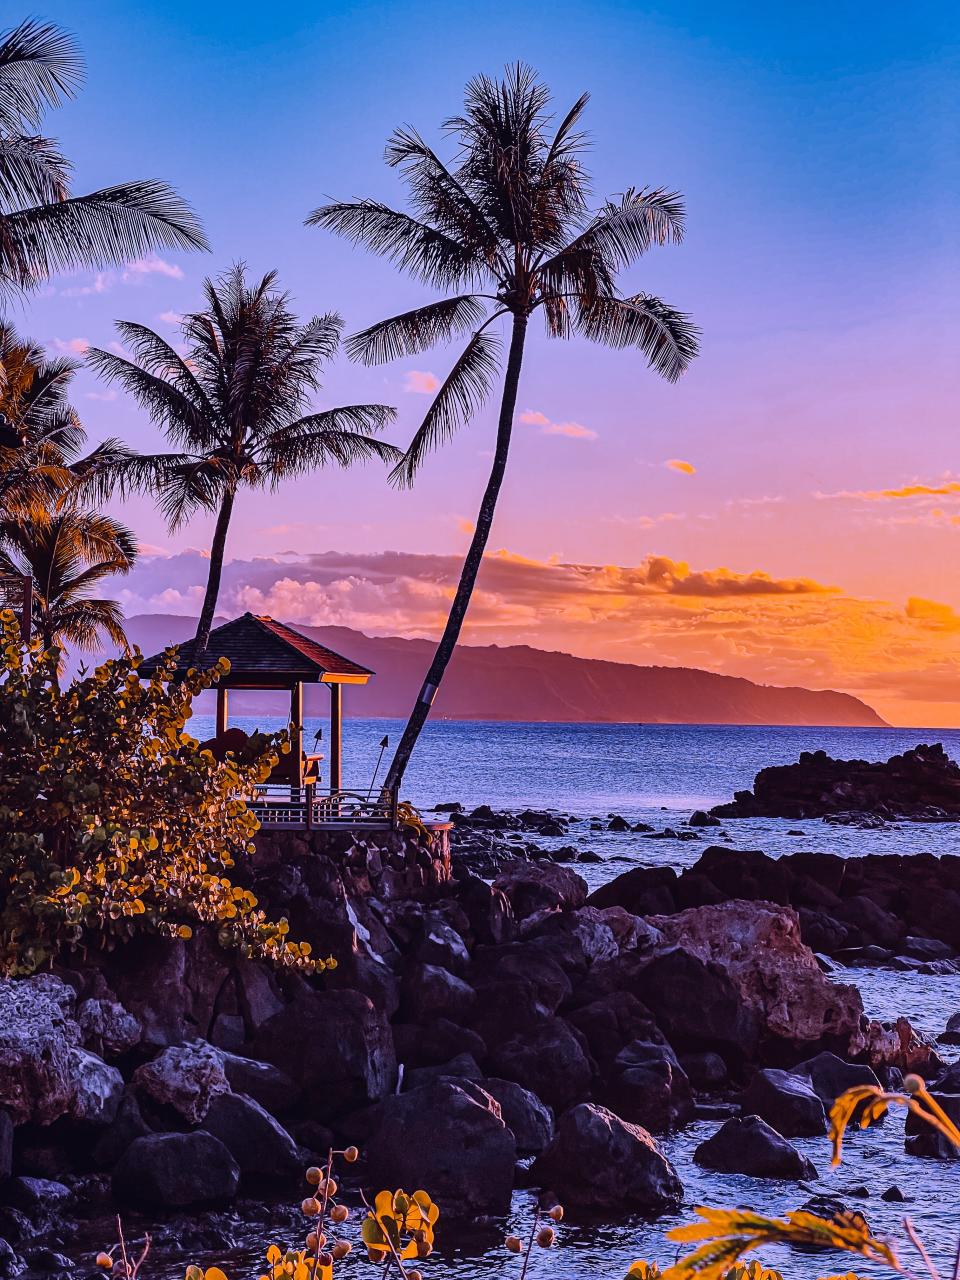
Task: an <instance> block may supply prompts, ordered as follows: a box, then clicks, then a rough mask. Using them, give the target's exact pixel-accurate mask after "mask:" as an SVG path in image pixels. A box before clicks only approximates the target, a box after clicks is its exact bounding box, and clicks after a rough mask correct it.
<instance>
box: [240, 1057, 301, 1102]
mask: <svg viewBox="0 0 960 1280" xmlns="http://www.w3.org/2000/svg"><path fill="white" fill-rule="evenodd" d="M220 1059H221V1061H222V1062H223V1072H224V1075H225V1076H226V1077H227V1083H228V1084H229V1085H230V1088H231V1089H232V1090H233V1091H234V1093H246V1094H248V1095H249V1096H250V1097H251V1098H253V1100H254V1102H259V1104H260V1106H261V1107H263V1108H264V1109H265V1110H267V1111H269V1112H270V1114H271V1115H272V1116H282V1115H285V1114H286V1113H287V1112H288V1111H292V1110H293V1109H294V1108H295V1107H296V1106H297V1104H298V1103H299V1102H300V1099H301V1096H302V1095H301V1093H300V1089H299V1088H298V1086H297V1084H296V1083H295V1082H294V1081H293V1080H292V1079H291V1078H290V1076H288V1075H287V1073H286V1072H285V1071H282V1070H281V1069H280V1068H279V1067H275V1066H274V1065H273V1063H271V1062H257V1060H256V1059H255V1058H243V1057H240V1056H239V1055H238V1054H235V1053H226V1052H225V1051H223V1050H221V1051H220Z"/></svg>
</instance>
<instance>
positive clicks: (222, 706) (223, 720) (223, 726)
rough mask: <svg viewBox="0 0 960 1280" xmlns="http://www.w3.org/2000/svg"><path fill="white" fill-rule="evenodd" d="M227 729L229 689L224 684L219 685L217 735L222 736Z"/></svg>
mask: <svg viewBox="0 0 960 1280" xmlns="http://www.w3.org/2000/svg"><path fill="white" fill-rule="evenodd" d="M226 731H227V690H226V689H225V688H224V687H223V685H222V684H221V685H218V686H217V737H218V738H222V737H223V735H224V734H225V733H226Z"/></svg>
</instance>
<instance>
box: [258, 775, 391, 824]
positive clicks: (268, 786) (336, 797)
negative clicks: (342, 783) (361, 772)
mask: <svg viewBox="0 0 960 1280" xmlns="http://www.w3.org/2000/svg"><path fill="white" fill-rule="evenodd" d="M250 808H251V809H253V811H254V813H255V814H256V815H257V817H258V818H259V819H260V822H261V824H262V825H263V826H265V827H293V828H297V829H299V830H311V829H313V828H317V829H323V828H328V829H329V828H336V827H377V828H392V827H395V826H396V824H397V797H396V794H395V793H394V794H390V793H387V792H384V791H382V790H381V789H377V790H376V791H373V792H370V793H365V792H361V791H347V790H343V789H336V790H333V789H327V788H321V787H317V786H314V785H312V784H308V785H307V786H304V787H296V786H294V787H291V786H288V785H286V784H277V783H270V782H267V783H264V784H263V785H262V786H259V787H258V788H257V790H256V794H255V796H254V798H253V800H252V801H250Z"/></svg>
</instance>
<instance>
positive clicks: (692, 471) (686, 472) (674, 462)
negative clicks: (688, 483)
mask: <svg viewBox="0 0 960 1280" xmlns="http://www.w3.org/2000/svg"><path fill="white" fill-rule="evenodd" d="M663 465H664V466H665V467H666V468H667V469H668V470H669V471H677V472H679V473H680V475H682V476H695V475H696V474H697V468H696V467H695V466H694V465H693V463H692V462H684V460H683V459H682V458H668V459H667V460H666V462H665V463H664V464H663Z"/></svg>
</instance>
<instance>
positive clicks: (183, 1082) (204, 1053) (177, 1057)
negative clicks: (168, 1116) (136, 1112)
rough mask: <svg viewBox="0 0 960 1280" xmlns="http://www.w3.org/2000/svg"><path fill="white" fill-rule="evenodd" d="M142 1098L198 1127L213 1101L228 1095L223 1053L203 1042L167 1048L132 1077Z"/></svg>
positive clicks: (134, 1085) (228, 1085)
mask: <svg viewBox="0 0 960 1280" xmlns="http://www.w3.org/2000/svg"><path fill="white" fill-rule="evenodd" d="M131 1083H132V1085H133V1088H134V1089H135V1090H136V1092H137V1093H138V1094H139V1095H140V1096H141V1097H147V1098H150V1099H151V1100H152V1101H153V1102H157V1103H160V1104H161V1106H166V1107H171V1108H172V1109H173V1110H174V1111H175V1112H176V1113H177V1114H178V1115H179V1116H182V1117H183V1119H184V1120H186V1121H187V1123H188V1124H200V1123H201V1121H202V1120H203V1118H204V1116H205V1115H206V1114H207V1108H208V1107H209V1106H210V1102H211V1100H212V1099H213V1098H215V1097H216V1096H217V1094H220V1093H229V1092H230V1083H229V1081H228V1080H227V1076H226V1072H225V1071H224V1066H223V1053H222V1052H221V1051H220V1050H218V1049H215V1048H214V1047H213V1045H209V1044H207V1043H206V1041H205V1040H193V1041H191V1042H190V1043H189V1044H181V1045H170V1046H169V1047H168V1048H166V1049H164V1050H163V1052H162V1053H160V1054H158V1056H157V1057H156V1058H154V1059H153V1061H152V1062H145V1063H143V1065H142V1066H139V1067H137V1069H136V1071H135V1072H134V1073H133V1079H132V1082H131Z"/></svg>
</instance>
